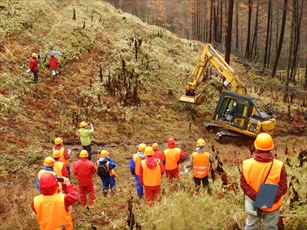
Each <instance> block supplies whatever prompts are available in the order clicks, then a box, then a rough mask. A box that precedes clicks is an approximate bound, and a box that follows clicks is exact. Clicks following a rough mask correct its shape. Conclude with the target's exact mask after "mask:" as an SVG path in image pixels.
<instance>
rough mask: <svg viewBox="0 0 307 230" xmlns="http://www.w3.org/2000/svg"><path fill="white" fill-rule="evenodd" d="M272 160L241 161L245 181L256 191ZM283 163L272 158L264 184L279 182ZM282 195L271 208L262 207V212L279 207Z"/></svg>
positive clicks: (272, 210)
mask: <svg viewBox="0 0 307 230" xmlns="http://www.w3.org/2000/svg"><path fill="white" fill-rule="evenodd" d="M271 164H272V162H258V161H255V160H254V159H253V158H251V159H248V160H245V161H243V175H244V177H245V180H246V182H247V183H248V184H249V185H250V186H251V187H252V189H254V190H255V191H256V192H258V191H259V189H260V186H261V184H262V183H263V182H264V180H265V177H266V176H267V174H268V172H269V170H270V167H271ZM282 166H283V163H282V162H281V161H279V160H276V159H274V161H273V166H272V169H271V172H270V174H269V175H268V178H267V179H266V181H265V183H266V184H278V183H279V182H280V173H281V168H282ZM281 201H282V197H281V198H280V199H279V200H278V201H277V202H276V203H274V204H273V206H272V208H267V209H264V210H263V211H264V212H274V211H275V210H277V209H278V208H279V207H280V204H281Z"/></svg>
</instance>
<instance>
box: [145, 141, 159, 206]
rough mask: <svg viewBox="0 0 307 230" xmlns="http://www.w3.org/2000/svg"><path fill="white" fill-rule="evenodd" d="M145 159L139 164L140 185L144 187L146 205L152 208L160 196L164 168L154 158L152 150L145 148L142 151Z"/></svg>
mask: <svg viewBox="0 0 307 230" xmlns="http://www.w3.org/2000/svg"><path fill="white" fill-rule="evenodd" d="M144 153H145V155H146V159H145V160H142V161H141V164H140V175H139V178H140V184H141V185H143V186H144V189H145V198H146V203H147V204H148V205H149V206H152V205H153V203H154V201H156V200H157V199H158V196H159V194H160V185H161V178H162V175H163V174H164V166H163V164H162V162H161V161H160V159H158V158H154V156H153V154H154V150H153V149H152V147H149V146H147V147H146V148H145V151H144Z"/></svg>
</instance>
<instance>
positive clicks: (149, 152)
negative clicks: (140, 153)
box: [144, 146, 154, 157]
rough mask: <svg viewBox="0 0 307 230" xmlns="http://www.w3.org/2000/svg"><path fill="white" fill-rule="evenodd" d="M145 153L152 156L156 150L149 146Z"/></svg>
mask: <svg viewBox="0 0 307 230" xmlns="http://www.w3.org/2000/svg"><path fill="white" fill-rule="evenodd" d="M144 154H145V156H147V157H149V156H152V155H153V154H154V151H153V149H152V147H150V146H147V147H146V148H145V150H144Z"/></svg>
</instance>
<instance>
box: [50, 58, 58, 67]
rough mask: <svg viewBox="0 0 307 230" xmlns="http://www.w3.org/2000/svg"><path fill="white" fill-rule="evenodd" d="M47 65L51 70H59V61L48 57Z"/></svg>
mask: <svg viewBox="0 0 307 230" xmlns="http://www.w3.org/2000/svg"><path fill="white" fill-rule="evenodd" d="M49 65H50V69H51V70H57V69H58V68H59V60H58V59H57V58H56V57H50V58H49Z"/></svg>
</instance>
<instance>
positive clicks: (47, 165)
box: [36, 157, 62, 193]
mask: <svg viewBox="0 0 307 230" xmlns="http://www.w3.org/2000/svg"><path fill="white" fill-rule="evenodd" d="M54 163H55V161H54V159H53V158H52V157H46V158H45V159H44V168H43V169H41V170H39V172H38V174H37V177H36V188H37V190H38V192H39V193H42V192H41V190H40V187H39V185H40V178H41V176H42V175H43V173H45V172H48V173H51V174H52V175H53V176H54V177H55V178H57V177H58V175H57V174H56V172H55V171H54V170H53V167H54ZM58 184H59V190H58V192H62V184H61V182H58Z"/></svg>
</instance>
